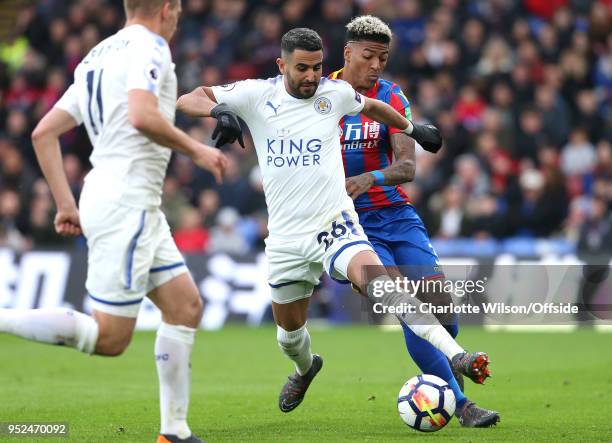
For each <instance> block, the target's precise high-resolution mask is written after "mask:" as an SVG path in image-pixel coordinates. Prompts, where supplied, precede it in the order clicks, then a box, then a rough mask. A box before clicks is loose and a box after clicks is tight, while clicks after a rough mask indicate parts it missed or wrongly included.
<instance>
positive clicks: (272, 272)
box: [266, 209, 374, 304]
mask: <svg viewBox="0 0 612 443" xmlns="http://www.w3.org/2000/svg"><path fill="white" fill-rule="evenodd" d="M361 251H374V248H373V247H372V245H371V244H370V242H369V241H368V237H367V236H366V235H365V233H364V232H363V228H362V227H361V225H360V224H359V218H358V217H357V213H356V212H355V211H354V210H353V209H347V210H345V211H342V212H341V213H340V214H338V215H337V216H336V217H334V218H332V219H331V220H330V221H329V222H328V223H326V224H325V225H324V226H321V227H320V229H318V230H316V231H313V233H312V235H308V236H302V237H300V238H299V239H290V238H278V237H273V236H270V237H268V238H267V239H266V256H267V257H268V265H269V271H268V284H269V285H270V288H271V293H272V300H273V301H274V302H275V303H281V304H285V303H291V302H294V301H297V300H300V299H303V298H308V297H310V296H311V295H312V290H313V289H314V287H315V286H316V285H318V284H319V279H320V278H321V274H322V273H323V271H326V272H327V273H328V274H329V276H330V277H331V278H332V279H334V280H336V281H339V282H341V283H348V282H349V281H348V276H347V269H348V265H349V263H350V261H351V259H352V258H353V257H354V256H355V255H356V254H357V253H358V252H361Z"/></svg>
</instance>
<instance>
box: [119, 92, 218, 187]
mask: <svg viewBox="0 0 612 443" xmlns="http://www.w3.org/2000/svg"><path fill="white" fill-rule="evenodd" d="M128 118H129V120H130V123H131V124H132V126H134V128H136V129H137V130H138V131H140V132H141V133H143V134H144V135H146V136H147V137H148V138H149V139H151V140H152V141H154V142H155V143H157V144H159V145H162V146H166V147H168V148H170V149H173V150H175V151H178V152H181V153H183V154H185V155H187V156H189V157H190V158H191V160H192V161H193V162H194V163H195V164H196V165H198V166H199V167H201V168H204V169H207V170H209V171H210V172H212V174H213V175H214V176H215V179H216V180H217V182H219V183H220V182H221V179H222V177H223V172H224V171H225V166H226V163H227V160H226V159H225V156H224V155H223V154H222V153H221V152H220V151H218V150H217V149H214V148H212V147H210V146H206V145H204V144H202V143H200V142H198V141H197V140H194V139H192V138H191V137H189V136H188V135H187V134H186V133H185V132H183V131H181V130H180V129H178V128H176V127H175V126H173V125H172V124H171V123H170V122H168V121H167V120H166V119H165V118H164V117H163V116H162V114H161V113H160V112H159V108H158V106H157V97H156V96H155V94H152V93H150V92H148V91H145V90H141V89H134V90H131V91H129V93H128Z"/></svg>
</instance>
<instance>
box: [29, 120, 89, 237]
mask: <svg viewBox="0 0 612 443" xmlns="http://www.w3.org/2000/svg"><path fill="white" fill-rule="evenodd" d="M76 126H77V122H76V121H75V120H74V118H72V116H71V115H70V114H68V113H67V112H66V111H63V110H61V109H57V108H53V109H51V111H49V113H47V115H45V116H44V117H43V119H42V120H41V121H40V122H39V123H38V125H37V126H36V128H35V129H34V132H32V144H33V145H34V151H35V152H36V157H37V159H38V163H39V164H40V168H41V170H42V173H43V175H44V176H45V178H46V179H47V182H48V183H49V187H50V188H51V193H52V194H53V199H54V200H55V206H56V207H57V215H56V216H55V221H54V225H55V231H56V232H57V233H58V234H59V235H62V236H77V235H81V223H80V221H79V211H78V209H77V204H76V201H75V200H74V196H73V195H72V191H71V190H70V186H69V185H68V179H67V178H66V173H65V172H64V166H63V163H62V152H61V149H60V143H59V138H60V136H61V135H62V134H64V133H65V132H68V131H69V130H71V129H72V128H74V127H76Z"/></svg>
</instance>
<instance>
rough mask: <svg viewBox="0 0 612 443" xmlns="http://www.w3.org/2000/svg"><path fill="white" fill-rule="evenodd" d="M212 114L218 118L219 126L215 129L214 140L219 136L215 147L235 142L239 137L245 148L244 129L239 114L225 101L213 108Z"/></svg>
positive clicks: (239, 141)
mask: <svg viewBox="0 0 612 443" xmlns="http://www.w3.org/2000/svg"><path fill="white" fill-rule="evenodd" d="M210 116H211V117H214V118H216V119H217V126H216V127H215V130H214V131H213V134H212V138H213V140H214V139H216V138H217V136H219V138H218V139H217V141H216V143H215V147H217V148H220V147H221V146H223V145H224V144H226V143H234V142H235V141H236V139H238V143H240V146H242V149H244V141H243V140H242V129H241V128H240V122H239V121H238V116H237V115H236V114H235V113H234V112H233V111H232V110H231V109H230V108H229V106H227V105H226V104H225V103H219V104H218V105H217V106H215V107H214V108H212V110H211V111H210Z"/></svg>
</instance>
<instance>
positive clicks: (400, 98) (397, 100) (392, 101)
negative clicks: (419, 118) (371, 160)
mask: <svg viewBox="0 0 612 443" xmlns="http://www.w3.org/2000/svg"><path fill="white" fill-rule="evenodd" d="M388 103H389V105H391V107H392V108H393V109H395V110H396V111H397V112H399V113H400V114H402V116H404V117H406V118H407V119H409V120H410V119H411V118H412V113H411V112H410V102H409V101H408V99H407V98H406V96H405V95H404V93H403V92H402V89H401V88H400V87H399V86H398V85H396V84H393V87H392V88H391V92H390V93H389V101H388ZM400 132H402V130H401V129H397V128H392V127H390V128H389V135H392V134H398V133H400Z"/></svg>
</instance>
